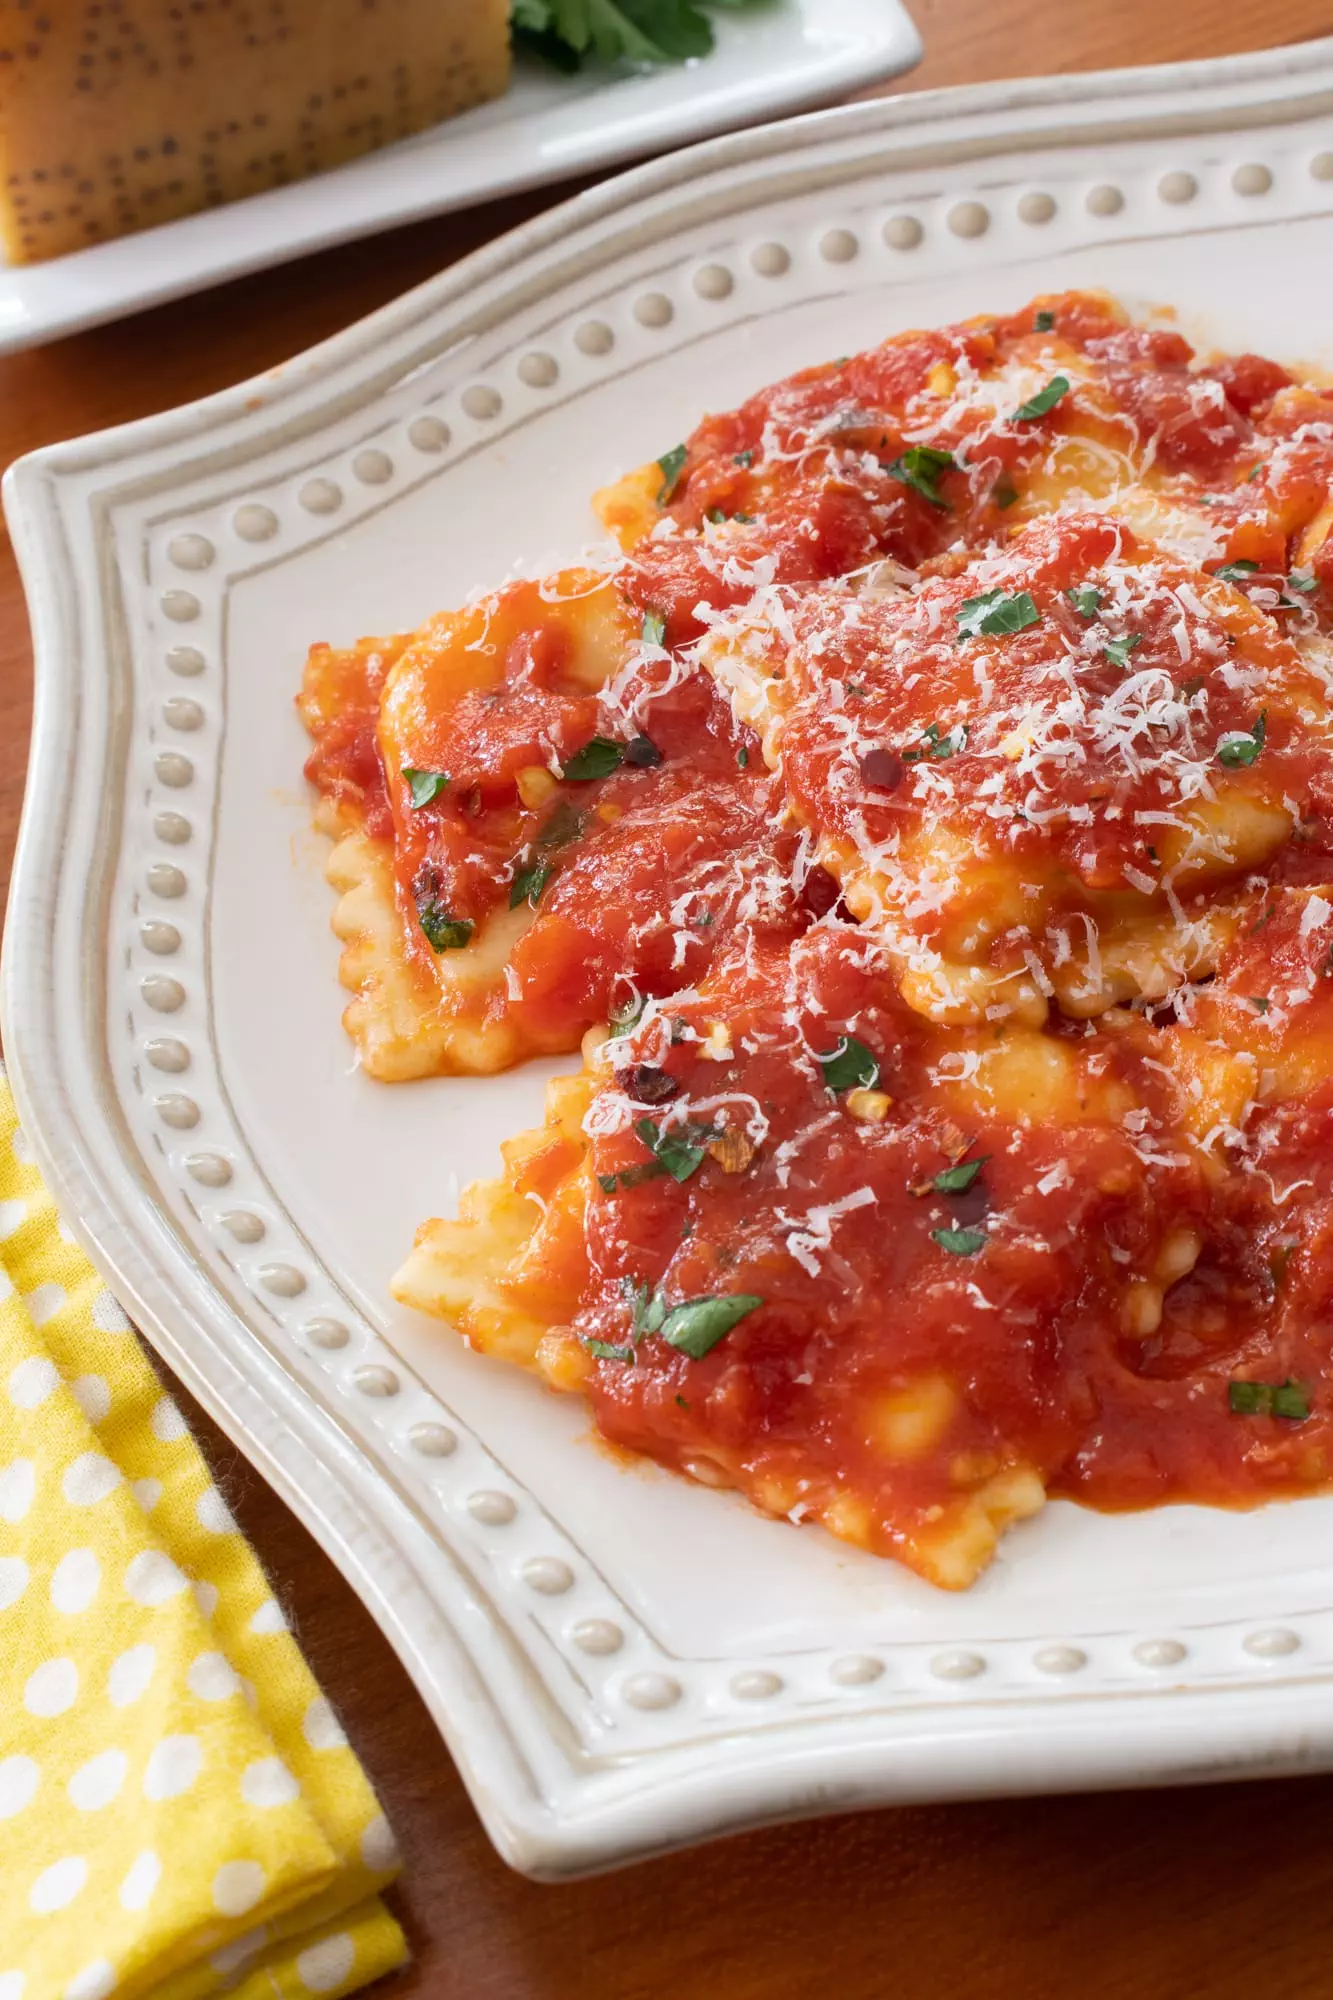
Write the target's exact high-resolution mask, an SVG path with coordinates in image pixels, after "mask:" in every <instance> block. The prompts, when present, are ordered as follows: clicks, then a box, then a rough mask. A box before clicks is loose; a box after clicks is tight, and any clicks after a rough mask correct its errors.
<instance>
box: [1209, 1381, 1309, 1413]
mask: <svg viewBox="0 0 1333 2000" xmlns="http://www.w3.org/2000/svg"><path fill="white" fill-rule="evenodd" d="M1227 1408H1228V1409H1229V1410H1230V1411H1231V1414H1232V1415H1233V1416H1235V1417H1285V1418H1286V1419H1287V1421H1288V1423H1293V1424H1303V1423H1304V1422H1305V1419H1306V1418H1307V1417H1308V1416H1309V1414H1310V1391H1309V1390H1308V1389H1307V1388H1306V1387H1305V1385H1304V1384H1303V1383H1301V1382H1293V1381H1292V1379H1291V1377H1290V1376H1288V1377H1287V1380H1286V1381H1285V1382H1228V1383H1227Z"/></svg>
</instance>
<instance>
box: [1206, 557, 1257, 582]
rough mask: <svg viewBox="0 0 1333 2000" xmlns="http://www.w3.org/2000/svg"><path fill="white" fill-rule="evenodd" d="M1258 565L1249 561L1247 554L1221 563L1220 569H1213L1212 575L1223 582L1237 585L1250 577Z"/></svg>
mask: <svg viewBox="0 0 1333 2000" xmlns="http://www.w3.org/2000/svg"><path fill="white" fill-rule="evenodd" d="M1258 567H1259V565H1258V563H1257V562H1251V561H1250V559H1249V557H1248V556H1241V557H1239V558H1238V559H1237V561H1235V562H1229V563H1223V565H1222V567H1221V569H1215V570H1214V571H1213V575H1214V576H1216V577H1220V578H1221V579H1222V582H1223V583H1234V584H1237V585H1239V584H1242V583H1244V582H1245V581H1246V579H1247V578H1249V577H1252V576H1253V575H1254V573H1255V571H1256V570H1257V569H1258Z"/></svg>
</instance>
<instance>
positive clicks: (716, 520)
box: [704, 507, 729, 527]
mask: <svg viewBox="0 0 1333 2000" xmlns="http://www.w3.org/2000/svg"><path fill="white" fill-rule="evenodd" d="M728 518H729V516H728V515H727V514H726V513H725V512H724V511H723V509H722V508H721V507H710V508H709V509H708V511H707V513H706V514H705V515H704V519H705V520H706V521H711V522H712V523H713V526H714V527H717V526H718V525H719V524H720V523H721V522H723V521H725V520H727V519H728Z"/></svg>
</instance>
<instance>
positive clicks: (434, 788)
mask: <svg viewBox="0 0 1333 2000" xmlns="http://www.w3.org/2000/svg"><path fill="white" fill-rule="evenodd" d="M403 776H404V777H405V778H406V779H407V787H408V790H409V791H410V792H411V794H412V810H413V812H417V811H419V810H420V808H421V807H422V806H428V805H429V804H430V803H431V801H432V800H433V799H438V798H439V796H440V793H441V792H443V791H445V790H447V789H448V785H449V780H448V777H447V776H446V775H445V773H444V772H443V771H419V770H417V768H416V767H415V765H412V764H404V765H403Z"/></svg>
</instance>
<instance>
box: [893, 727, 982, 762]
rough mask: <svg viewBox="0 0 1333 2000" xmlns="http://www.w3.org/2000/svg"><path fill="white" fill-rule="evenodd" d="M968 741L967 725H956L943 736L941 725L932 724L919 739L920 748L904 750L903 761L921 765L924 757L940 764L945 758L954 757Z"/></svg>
mask: <svg viewBox="0 0 1333 2000" xmlns="http://www.w3.org/2000/svg"><path fill="white" fill-rule="evenodd" d="M955 737H957V738H958V739H959V740H958V741H957V742H955V741H954V738H955ZM966 741H967V724H966V723H963V724H961V726H958V725H956V726H955V727H954V728H953V729H951V730H950V731H949V734H948V735H947V736H941V734H940V725H939V723H938V722H931V723H928V724H927V726H926V727H925V728H924V729H923V730H922V732H921V735H920V737H919V738H918V742H919V744H920V748H919V749H916V750H904V751H903V753H902V761H903V763H904V764H919V763H920V762H921V760H922V758H923V757H929V758H930V759H931V760H932V762H934V763H936V764H938V763H941V762H942V761H943V760H944V758H946V757H952V756H953V754H954V752H955V751H957V750H961V749H962V747H963V745H964V743H966Z"/></svg>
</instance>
